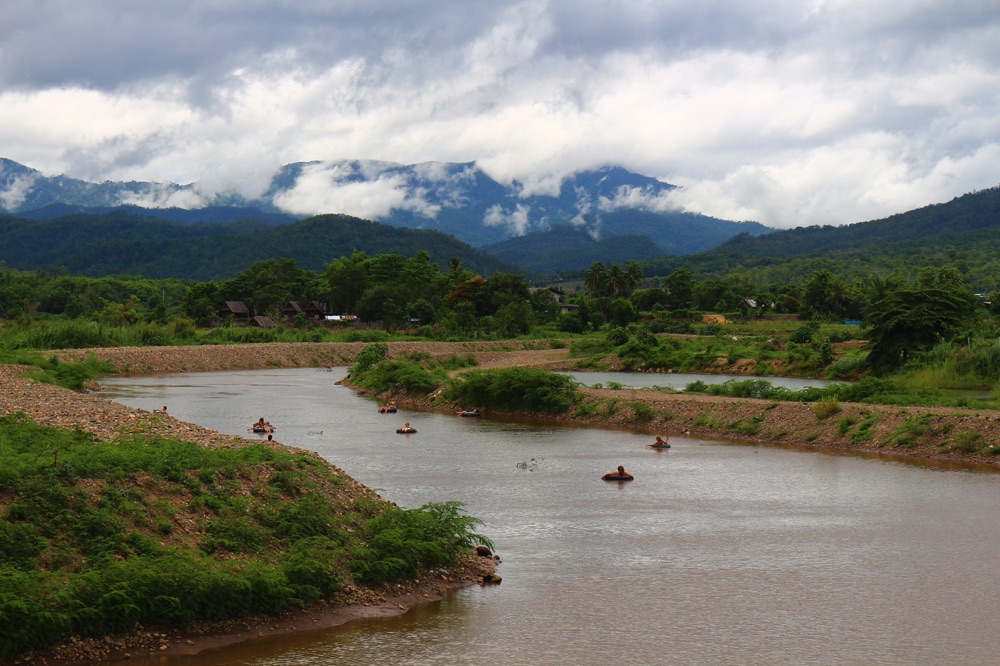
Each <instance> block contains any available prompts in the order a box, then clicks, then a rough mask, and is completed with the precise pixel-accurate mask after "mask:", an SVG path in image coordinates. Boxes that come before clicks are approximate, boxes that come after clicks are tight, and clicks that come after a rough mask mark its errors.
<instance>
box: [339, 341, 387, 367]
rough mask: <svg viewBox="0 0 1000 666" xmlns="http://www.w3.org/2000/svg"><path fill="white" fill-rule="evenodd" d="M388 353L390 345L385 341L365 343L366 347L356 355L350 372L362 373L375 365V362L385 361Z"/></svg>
mask: <svg viewBox="0 0 1000 666" xmlns="http://www.w3.org/2000/svg"><path fill="white" fill-rule="evenodd" d="M388 355H389V345H387V344H386V343H384V342H377V343H374V344H370V345H365V346H364V348H363V349H362V350H361V351H360V352H358V355H357V356H355V357H354V363H353V365H351V367H350V368H349V370H348V372H349V373H350V374H351V375H357V374H360V373H362V372H364V371H366V370H368V369H369V368H371V367H373V366H374V365H375V364H377V363H381V362H382V361H384V360H385V358H386V357H387V356H388Z"/></svg>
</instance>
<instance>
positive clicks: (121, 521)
mask: <svg viewBox="0 0 1000 666" xmlns="http://www.w3.org/2000/svg"><path fill="white" fill-rule="evenodd" d="M477 524H478V521H477V520H476V519H474V518H472V517H469V516H467V515H465V514H464V513H463V512H462V511H461V507H460V505H458V504H457V503H443V504H431V505H427V506H423V507H420V508H417V509H403V508H399V507H396V506H395V505H392V504H390V503H387V502H385V501H383V500H381V499H380V498H379V497H378V496H376V495H375V494H374V493H371V492H370V491H368V490H367V489H365V488H363V487H361V486H360V484H357V483H356V482H354V481H352V480H351V479H349V478H348V477H346V476H345V475H344V474H343V473H342V472H340V471H339V470H337V469H336V468H333V467H332V466H330V465H329V464H328V463H326V462H325V461H323V460H321V459H319V458H318V457H315V456H312V455H309V454H306V453H305V452H296V451H294V450H288V451H282V450H279V449H278V448H275V447H266V446H262V445H248V446H243V447H239V448H218V449H210V448H205V447H203V446H199V445H197V444H193V443H189V442H183V441H178V440H172V439H164V438H162V437H158V436H154V435H151V434H148V433H141V432H138V433H137V432H133V433H130V434H122V435H121V436H120V437H119V438H117V439H116V440H115V441H111V442H101V441H97V440H96V439H95V438H94V437H93V436H91V435H89V434H86V433H83V432H81V431H67V430H59V429H56V428H50V427H43V426H39V425H36V424H35V423H33V422H31V421H29V420H27V419H26V418H24V417H23V416H18V415H11V416H5V417H0V626H2V627H3V631H2V632H0V659H2V658H5V657H9V656H11V655H16V654H19V653H22V652H24V651H26V650H30V649H43V650H44V649H45V648H48V647H50V646H52V645H54V644H56V643H58V642H60V641H63V640H65V639H67V638H68V637H70V636H81V637H101V636H105V635H113V634H127V633H129V632H131V631H133V630H135V629H136V628H137V627H139V626H146V627H151V626H155V627H163V628H183V627H188V626H190V625H192V624H193V623H195V622H199V621H206V620H224V619H229V618H236V617H242V616H246V615H249V614H277V613H280V612H283V611H286V610H288V609H294V608H301V607H305V606H308V605H310V604H313V603H315V602H316V601H318V600H321V599H331V598H334V597H335V595H337V594H338V593H340V592H341V591H343V590H348V589H351V588H353V587H355V586H362V587H370V588H380V587H382V586H385V585H388V584H393V583H402V582H410V581H412V580H413V579H414V578H417V577H419V576H421V575H422V574H423V573H424V572H425V571H427V570H428V569H429V568H432V567H439V566H443V565H451V564H453V563H455V562H456V561H457V560H459V559H460V558H462V557H463V556H464V555H465V554H466V553H468V551H469V550H470V547H471V546H472V545H473V544H476V543H486V544H488V541H487V540H486V539H485V538H484V537H481V536H479V535H476V534H475V533H474V532H473V531H472V530H473V529H474V527H475V526H476V525H477Z"/></svg>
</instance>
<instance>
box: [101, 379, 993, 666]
mask: <svg viewBox="0 0 1000 666" xmlns="http://www.w3.org/2000/svg"><path fill="white" fill-rule="evenodd" d="M342 374H343V369H340V368H335V369H333V370H332V371H331V370H321V369H298V370H266V371H246V372H226V373H197V374H187V375H173V376H163V377H141V378H112V379H109V380H107V381H106V382H105V385H106V386H107V387H108V388H111V389H113V390H114V392H113V393H110V394H109V395H110V397H111V398H112V399H115V400H118V401H120V402H122V403H125V404H127V405H130V406H134V407H141V408H144V409H148V410H152V409H154V408H156V407H160V406H162V405H168V406H169V411H170V413H171V414H172V415H174V416H175V417H177V418H180V419H183V420H186V421H191V422H194V423H198V424H201V425H204V426H207V427H211V428H215V429H218V430H220V431H223V432H230V433H233V434H240V435H244V436H247V432H246V429H247V427H248V426H249V425H250V423H251V422H252V421H255V420H256V419H257V418H258V417H260V416H263V417H265V418H266V419H267V420H270V421H271V422H272V423H274V424H275V425H276V426H277V428H278V429H277V432H276V433H275V438H276V439H278V440H279V441H281V442H284V443H286V444H290V445H293V446H298V447H302V448H306V449H310V450H314V451H317V452H319V453H320V454H321V455H323V456H324V457H325V458H327V459H328V460H330V461H331V462H332V463H334V464H336V465H338V466H339V467H342V468H343V469H344V470H345V471H347V473H348V474H350V475H351V476H352V477H354V478H356V479H358V480H359V481H361V482H362V483H365V484H366V485H368V486H370V487H372V488H375V489H378V490H379V492H380V493H381V494H382V495H383V496H385V497H387V498H388V499H391V500H393V501H395V502H397V503H398V504H400V505H403V506H411V507H412V506H419V505H421V504H424V503H426V502H437V501H446V500H459V501H461V502H463V503H465V505H466V509H467V511H468V512H469V513H470V514H472V515H474V516H476V517H478V518H480V519H482V520H483V522H484V524H483V525H482V527H481V529H480V531H481V532H482V533H484V534H486V535H487V536H489V537H490V538H491V539H493V541H494V542H495V544H496V547H497V552H498V553H499V554H500V556H501V557H502V558H503V564H502V565H501V566H500V567H499V570H498V573H500V574H501V575H502V576H503V579H504V581H503V584H502V585H500V586H497V587H485V588H481V587H472V588H469V589H466V590H462V591H460V592H457V593H456V594H454V595H452V596H451V597H450V598H448V599H447V600H445V601H443V602H440V603H435V604H431V605H429V606H427V607H423V608H419V609H416V610H413V611H411V612H409V613H407V614H406V615H403V616H401V617H398V618H391V619H386V620H377V621H364V622H356V623H352V624H349V625H347V626H344V627H340V628H337V629H333V630H326V631H322V632H316V633H308V634H298V635H292V636H286V637H275V638H273V639H269V640H267V641H263V642H253V643H250V644H245V645H241V646H235V647H233V648H227V649H225V650H221V651H218V652H213V653H209V654H205V655H200V656H197V657H188V658H182V659H178V660H177V663H183V664H186V665H191V666H208V665H212V666H217V665H221V664H247V665H250V664H252V665H255V666H284V665H287V664H296V665H316V666H319V665H321V664H322V665H327V664H344V665H352V664H358V665H360V664H373V663H381V664H483V663H492V664H511V665H517V664H532V665H534V664H603V663H605V662H607V661H609V660H611V661H617V662H621V663H628V664H966V665H974V664H994V663H997V662H998V661H1000V646H998V641H997V639H996V632H995V628H994V627H993V622H994V620H995V619H996V618H998V617H1000V594H998V593H997V589H996V587H997V586H996V583H995V572H996V571H997V569H998V566H1000V527H998V521H997V518H996V510H997V507H998V506H1000V477H998V476H997V475H996V474H994V473H990V472H986V471H979V470H975V469H968V470H953V469H946V468H942V467H938V466H934V465H930V464H928V465H923V464H912V463H906V462H897V461H891V460H886V459H879V458H874V457H864V456H858V455H846V454H826V453H817V452H806V451H798V450H792V449H785V448H778V447H767V446H756V445H750V444H739V443H734V442H723V441H712V440H699V439H693V438H683V437H673V438H671V443H672V445H673V448H672V449H670V450H663V451H654V450H651V449H647V448H646V447H645V446H644V444H645V443H646V442H648V441H650V437H649V435H644V434H638V433H630V432H627V431H619V430H607V429H603V430H602V429H595V428H582V427H580V428H574V427H566V426H553V425H548V424H544V423H531V422H525V421H519V420H494V419H491V418H486V417H483V418H479V419H468V418H458V417H456V416H454V415H451V414H443V413H431V412H414V411H406V410H400V412H399V413H398V414H393V415H384V414H378V413H377V404H376V403H375V402H373V401H371V400H369V399H366V398H363V397H360V396H358V395H356V394H355V393H354V392H352V391H351V390H349V389H346V388H344V387H342V386H338V385H336V384H335V381H336V380H337V379H338V378H339V377H341V376H342ZM585 383H588V384H593V383H595V382H594V381H585ZM622 383H623V384H628V382H627V381H625V378H624V377H623V380H622ZM404 421H409V422H410V423H411V424H412V425H414V426H415V427H416V428H417V429H418V433H417V434H415V435H398V434H395V428H397V427H398V426H399V425H401V424H402V423H403V422H404ZM619 464H622V465H624V466H625V467H626V469H628V470H629V471H631V472H632V473H634V474H635V477H636V479H635V481H632V482H627V483H608V482H602V481H600V480H599V478H598V477H599V476H600V474H601V473H603V472H605V471H607V470H610V469H612V468H614V467H615V466H617V465H619ZM164 660H167V661H170V660H169V659H168V658H165V657H160V656H158V657H157V658H156V659H155V660H143V659H132V660H130V661H128V662H122V664H124V663H129V664H146V663H150V664H151V663H158V664H161V663H164Z"/></svg>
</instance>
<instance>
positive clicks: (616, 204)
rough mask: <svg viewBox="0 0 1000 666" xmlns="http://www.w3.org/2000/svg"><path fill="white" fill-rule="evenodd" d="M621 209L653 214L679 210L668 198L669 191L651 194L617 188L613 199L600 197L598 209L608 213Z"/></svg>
mask: <svg viewBox="0 0 1000 666" xmlns="http://www.w3.org/2000/svg"><path fill="white" fill-rule="evenodd" d="M621 208H638V209H640V210H646V211H650V212H653V213H664V212H667V211H676V210H679V208H680V206H678V204H677V202H676V201H675V200H674V199H673V197H671V196H670V191H665V192H658V193H657V192H653V191H652V190H650V189H648V188H642V187H628V186H622V187H619V188H618V190H617V191H616V192H615V195H614V196H613V197H610V198H608V197H601V198H600V201H599V202H598V209H599V210H600V211H601V212H604V213H608V212H611V211H615V210H619V209H621Z"/></svg>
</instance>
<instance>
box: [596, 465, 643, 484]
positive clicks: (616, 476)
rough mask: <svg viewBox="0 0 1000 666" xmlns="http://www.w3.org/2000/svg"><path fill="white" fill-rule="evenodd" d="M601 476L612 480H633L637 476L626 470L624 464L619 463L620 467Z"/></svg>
mask: <svg viewBox="0 0 1000 666" xmlns="http://www.w3.org/2000/svg"><path fill="white" fill-rule="evenodd" d="M601 478H602V479H605V480H611V481H624V480H632V479H634V478H635V477H634V476H632V475H631V474H629V473H628V472H626V471H625V466H624V465H618V469H616V470H615V471H614V472H608V473H607V474H605V475H604V476H602V477H601Z"/></svg>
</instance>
